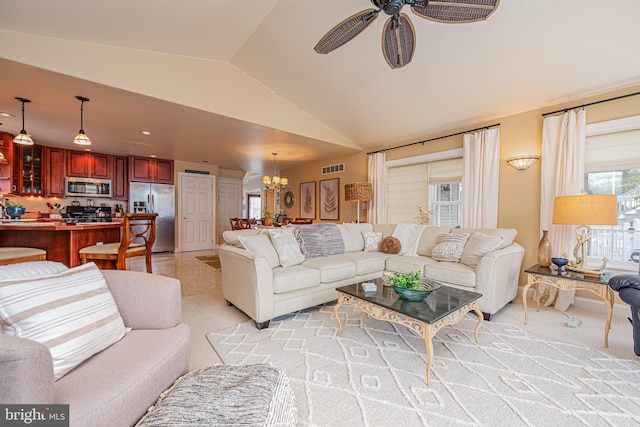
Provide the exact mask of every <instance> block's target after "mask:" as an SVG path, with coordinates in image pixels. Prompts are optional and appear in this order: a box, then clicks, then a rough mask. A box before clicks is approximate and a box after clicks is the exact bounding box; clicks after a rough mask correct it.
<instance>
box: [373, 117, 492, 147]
mask: <svg viewBox="0 0 640 427" xmlns="http://www.w3.org/2000/svg"><path fill="white" fill-rule="evenodd" d="M496 126H500V123H495V124H492V125H489V126H482V127H480V128H475V129H471V130H465V131H462V132H456V133H452V134H450V135H444V136H438V137H436V138H431V139H425V140H424V141H418V142H412V143H410V144H404V145H399V146H397V147H391V148H383V149H382V150H377V151H371V152H369V153H367V154H376V153H384V152H385V151H391V150H397V149H398V148H404V147H410V146H412V145H418V144H422V145H424V143H425V142H431V141H437V140H439V139H445V138H450V137H452V136H458V135H463V134H465V133H469V132H475V131H477V130H482V129H489V128H493V127H496Z"/></svg>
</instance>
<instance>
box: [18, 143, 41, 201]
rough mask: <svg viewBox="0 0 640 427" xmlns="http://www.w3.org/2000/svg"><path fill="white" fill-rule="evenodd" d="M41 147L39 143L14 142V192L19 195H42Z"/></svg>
mask: <svg viewBox="0 0 640 427" xmlns="http://www.w3.org/2000/svg"><path fill="white" fill-rule="evenodd" d="M43 148H44V147H41V146H39V145H20V144H14V149H15V153H14V154H15V156H14V161H13V166H14V167H13V185H15V186H16V189H15V191H14V193H16V194H20V195H21V196H42V195H43V190H44V186H43V179H42V178H43V173H42V172H43V164H44V159H43V151H44V149H43Z"/></svg>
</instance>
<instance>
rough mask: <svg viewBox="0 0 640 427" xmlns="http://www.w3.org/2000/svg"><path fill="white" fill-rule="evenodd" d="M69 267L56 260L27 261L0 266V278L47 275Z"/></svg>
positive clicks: (10, 278)
mask: <svg viewBox="0 0 640 427" xmlns="http://www.w3.org/2000/svg"><path fill="white" fill-rule="evenodd" d="M68 269H69V267H67V266H66V265H64V264H63V263H61V262H55V261H27V262H20V263H18V264H9V265H3V266H0V280H13V279H21V278H28V277H37V276H45V275H48V274H56V273H60V272H63V271H65V270H68Z"/></svg>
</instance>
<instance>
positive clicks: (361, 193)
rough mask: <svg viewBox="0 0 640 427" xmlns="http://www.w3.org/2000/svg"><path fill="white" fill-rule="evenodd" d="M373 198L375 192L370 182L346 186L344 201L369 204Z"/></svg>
mask: <svg viewBox="0 0 640 427" xmlns="http://www.w3.org/2000/svg"><path fill="white" fill-rule="evenodd" d="M372 197H373V190H372V187H371V184H370V183H368V182H354V183H352V184H346V185H345V186H344V200H345V201H347V202H355V201H361V202H368V201H369V200H371V198H372Z"/></svg>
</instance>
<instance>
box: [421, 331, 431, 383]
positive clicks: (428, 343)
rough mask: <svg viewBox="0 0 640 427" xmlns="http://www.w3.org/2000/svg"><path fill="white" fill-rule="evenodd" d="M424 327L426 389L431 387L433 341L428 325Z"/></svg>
mask: <svg viewBox="0 0 640 427" xmlns="http://www.w3.org/2000/svg"><path fill="white" fill-rule="evenodd" d="M423 326H424V344H425V347H426V348H427V387H431V362H432V361H433V341H432V340H431V328H430V326H429V324H428V323H423Z"/></svg>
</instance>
